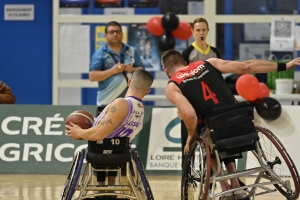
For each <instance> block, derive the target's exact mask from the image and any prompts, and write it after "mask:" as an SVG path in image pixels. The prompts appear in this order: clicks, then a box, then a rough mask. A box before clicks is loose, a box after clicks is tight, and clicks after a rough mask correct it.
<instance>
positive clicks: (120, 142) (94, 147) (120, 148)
mask: <svg viewBox="0 0 300 200" xmlns="http://www.w3.org/2000/svg"><path fill="white" fill-rule="evenodd" d="M129 150H130V138H129V137H116V138H105V139H103V140H102V141H88V151H89V152H93V153H97V154H119V153H124V152H129Z"/></svg>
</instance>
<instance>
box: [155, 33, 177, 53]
mask: <svg viewBox="0 0 300 200" xmlns="http://www.w3.org/2000/svg"><path fill="white" fill-rule="evenodd" d="M174 47H175V38H174V36H173V35H172V34H171V33H165V34H164V35H162V36H161V37H160V38H159V40H158V48H159V50H160V51H167V50H170V49H174Z"/></svg>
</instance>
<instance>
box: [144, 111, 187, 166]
mask: <svg viewBox="0 0 300 200" xmlns="http://www.w3.org/2000/svg"><path fill="white" fill-rule="evenodd" d="M181 159H182V158H181V138H180V120H179V118H178V117H177V110H176V109H175V108H153V109H152V121H151V128H150V136H149V147H148V156H147V166H146V170H181Z"/></svg>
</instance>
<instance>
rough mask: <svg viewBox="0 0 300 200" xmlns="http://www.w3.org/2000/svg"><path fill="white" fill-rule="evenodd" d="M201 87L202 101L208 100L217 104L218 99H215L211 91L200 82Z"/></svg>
mask: <svg viewBox="0 0 300 200" xmlns="http://www.w3.org/2000/svg"><path fill="white" fill-rule="evenodd" d="M201 85H202V92H203V97H204V100H205V101H207V100H209V99H212V100H213V102H214V103H215V104H217V103H219V101H218V99H217V98H216V94H215V93H213V92H212V91H211V89H210V88H209V87H208V85H207V84H206V83H205V82H204V81H201Z"/></svg>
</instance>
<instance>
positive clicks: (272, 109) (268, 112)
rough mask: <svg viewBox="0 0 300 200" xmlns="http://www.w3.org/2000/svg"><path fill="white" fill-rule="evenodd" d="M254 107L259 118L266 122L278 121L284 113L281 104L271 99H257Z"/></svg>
mask: <svg viewBox="0 0 300 200" xmlns="http://www.w3.org/2000/svg"><path fill="white" fill-rule="evenodd" d="M254 107H255V109H256V111H257V113H258V114H259V116H261V117H262V118H263V119H266V120H276V119H277V118H278V117H280V115H281V112H282V110H281V105H280V103H279V102H278V101H277V100H276V99H274V98H271V97H264V98H261V99H256V100H255V101H254Z"/></svg>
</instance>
